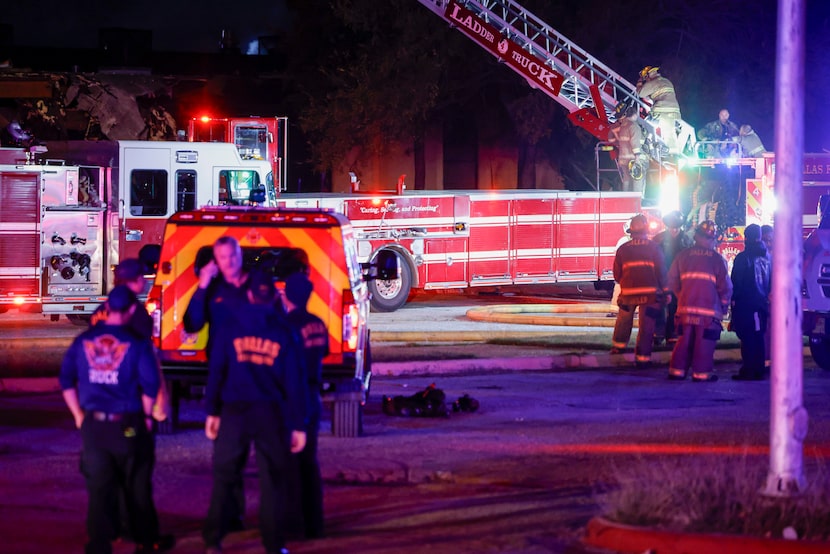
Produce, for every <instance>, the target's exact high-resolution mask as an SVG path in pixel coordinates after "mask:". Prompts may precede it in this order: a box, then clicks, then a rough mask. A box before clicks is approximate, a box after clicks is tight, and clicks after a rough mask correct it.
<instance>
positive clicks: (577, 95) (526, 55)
mask: <svg viewBox="0 0 830 554" xmlns="http://www.w3.org/2000/svg"><path fill="white" fill-rule="evenodd" d="M418 2H420V3H421V4H423V5H424V6H426V7H427V8H429V9H430V10H431V11H432V12H433V13H435V14H436V15H438V16H440V17H441V18H443V19H444V20H446V21H447V22H449V24H450V25H451V26H453V27H457V28H458V29H459V30H460V31H462V32H463V33H464V34H466V35H467V36H468V37H470V38H471V39H473V40H474V41H476V42H477V43H478V44H479V45H480V46H481V47H482V48H484V49H485V50H487V51H488V52H490V53H491V54H493V55H494V56H496V57H497V58H499V60H500V61H502V62H504V63H506V64H507V65H508V66H510V68H511V69H513V70H514V71H515V72H516V73H518V74H520V75H521V76H522V77H524V78H525V79H527V81H528V83H530V85H531V86H532V87H534V88H538V89H541V90H543V91H544V92H545V93H546V94H547V95H548V96H550V97H551V98H553V99H554V100H556V101H557V102H559V103H560V104H561V105H562V106H564V107H565V108H566V109H567V110H568V112H570V113H569V115H568V118H569V119H570V120H571V121H572V122H573V123H574V124H575V125H578V126H580V127H582V128H584V129H586V130H587V131H589V132H590V133H591V134H593V135H594V136H595V137H597V138H598V139H599V140H606V139H607V138H608V127H609V125H610V123H613V122H614V121H615V120H616V113H615V108H616V106H617V104H618V103H620V102H626V103H628V104H630V105H637V106H639V107H640V108H642V109H641V110H640V113H641V114H645V113H646V112H647V111H648V110H647V107H646V105H645V104H644V103H643V102H642V101H641V100H640V98H639V97H638V95H637V89H636V87H635V86H634V85H633V84H631V83H630V82H629V81H627V80H625V79H623V78H622V77H621V76H619V75H618V74H617V73H615V72H614V71H612V70H611V69H610V68H608V67H606V66H605V65H604V64H603V63H601V62H600V61H599V60H597V59H596V58H594V57H593V56H591V55H590V54H589V53H588V52H586V51H585V50H583V49H582V48H580V47H579V46H577V45H576V44H575V43H574V42H573V41H571V40H569V39H568V38H567V37H565V36H563V35H562V34H561V33H559V32H557V31H556V30H554V29H553V28H551V27H550V25H548V24H547V23H545V22H544V21H542V20H541V19H539V18H538V17H536V16H535V15H533V14H532V13H530V12H529V11H528V10H526V9H525V8H523V7H522V6H521V5H519V4H518V3H517V2H514V1H512V0H418ZM643 123H644V124H645V125H646V127H647V128H649V129H653V128H654V123H652V122H650V121H644V122H643Z"/></svg>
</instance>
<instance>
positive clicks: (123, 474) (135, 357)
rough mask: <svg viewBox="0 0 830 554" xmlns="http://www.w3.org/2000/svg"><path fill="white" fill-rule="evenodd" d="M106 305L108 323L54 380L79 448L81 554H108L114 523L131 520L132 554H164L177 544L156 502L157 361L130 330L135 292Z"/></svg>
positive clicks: (74, 348)
mask: <svg viewBox="0 0 830 554" xmlns="http://www.w3.org/2000/svg"><path fill="white" fill-rule="evenodd" d="M107 304H108V305H107V310H106V317H105V319H103V320H102V321H100V322H99V323H98V324H96V325H93V326H91V327H90V328H89V329H87V330H86V331H84V332H83V333H81V334H80V335H78V336H77V337H76V338H75V340H74V341H73V342H72V344H71V345H70V347H69V350H67V352H66V355H65V356H64V358H63V363H62V364H61V369H60V375H59V377H58V380H59V382H60V385H61V390H62V391H63V398H64V401H65V402H66V405H67V407H68V408H69V411H70V412H71V413H72V416H73V418H74V419H75V426H76V427H77V428H78V429H80V433H81V439H82V443H83V447H82V452H81V473H82V474H83V476H84V478H85V480H86V484H87V493H88V496H89V502H88V505H87V517H86V520H87V523H86V527H87V534H88V537H89V542H88V543H87V545H86V552H112V544H111V541H112V540H113V539H114V538H115V537H117V536H118V535H119V534H122V535H123V534H124V532H125V531H126V530H125V529H123V528H122V523H121V521H120V520H119V517H122V518H124V517H126V518H127V520H128V525H129V532H130V533H131V538H132V540H133V541H134V542H135V543H136V547H137V548H136V552H164V551H167V550H169V549H171V548H172V547H173V545H174V543H175V540H174V539H173V537H172V536H171V535H160V533H159V521H158V514H157V512H156V508H155V504H154V502H153V485H152V475H153V467H154V465H155V440H154V437H153V428H154V425H153V416H152V414H151V410H152V408H153V403H154V401H155V398H156V396H157V394H158V390H159V386H160V383H161V379H160V376H159V371H158V362H157V361H156V357H155V353H154V352H153V345H152V344H151V343H150V341H149V340H147V339H145V338H141V337H139V336H136V335H135V334H134V333H133V332H132V331H131V330H129V329H128V327H127V322H128V321H129V319H130V317H131V315H132V312H134V311H136V310H138V309H140V307H139V305H138V301H137V299H136V295H135V293H134V292H133V291H132V290H130V289H129V288H128V287H127V286H126V285H118V286H116V287H115V288H113V289H112V291H110V294H109V297H108V299H107ZM120 495H123V497H124V502H123V503H124V504H125V505H126V506H129V507H130V509H129V510H128V511H127V512H126V513H124V511H123V509H119V506H118V504H119V496H120ZM119 530H120V531H121V532H120V533H119Z"/></svg>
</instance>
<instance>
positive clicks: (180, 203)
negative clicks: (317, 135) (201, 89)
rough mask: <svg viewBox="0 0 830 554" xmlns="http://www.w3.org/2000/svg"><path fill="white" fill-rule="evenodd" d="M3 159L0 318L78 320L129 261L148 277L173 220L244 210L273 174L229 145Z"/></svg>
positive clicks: (83, 146) (121, 147)
mask: <svg viewBox="0 0 830 554" xmlns="http://www.w3.org/2000/svg"><path fill="white" fill-rule="evenodd" d="M4 150H6V151H5V152H3V155H2V156H0V160H2V161H4V162H10V163H2V164H0V313H1V312H5V311H8V310H9V309H10V308H15V307H16V308H18V309H20V310H23V311H31V312H41V313H44V314H48V315H50V316H52V317H53V318H55V319H56V318H57V317H59V316H60V315H66V316H67V317H68V318H69V319H72V320H76V321H81V320H83V318H84V317H85V316H87V315H89V314H91V313H92V311H94V309H95V308H96V307H97V305H98V304H99V303H100V302H101V301H102V300H104V299H105V298H106V296H105V295H106V293H107V292H108V291H109V289H110V288H111V287H112V277H113V275H112V268H113V267H114V266H115V265H116V264H118V262H119V261H120V260H122V259H124V258H128V257H138V258H140V259H142V260H144V261H145V263H146V265H147V266H148V267H147V271H148V273H153V272H154V271H155V269H154V265H155V261H156V259H157V256H158V250H159V248H160V244H161V239H162V233H163V230H164V225H165V222H166V221H167V218H168V217H170V216H171V215H173V214H174V213H175V212H177V211H179V210H185V209H194V208H197V207H199V206H204V205H210V204H214V205H217V204H229V205H236V204H245V203H247V199H248V197H249V194H250V191H251V190H252V189H260V188H264V189H265V191H266V194H267V196H268V198H269V202H271V203H273V202H274V199H275V197H276V191H275V189H274V187H273V180H272V177H271V172H270V166H269V164H268V163H267V162H265V161H262V160H242V159H241V158H240V156H239V154H238V151H237V149H236V148H235V147H234V146H233V145H231V144H223V143H198V144H195V143H186V142H149V141H117V142H86V141H67V142H53V143H49V144H48V145H47V151H46V152H45V153H43V152H41V153H39V155H38V156H37V157H34V156H31V155H29V153H27V152H25V151H23V150H20V149H4Z"/></svg>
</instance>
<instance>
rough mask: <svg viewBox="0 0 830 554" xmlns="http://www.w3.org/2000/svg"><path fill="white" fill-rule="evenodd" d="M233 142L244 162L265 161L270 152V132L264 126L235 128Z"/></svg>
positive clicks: (240, 126)
mask: <svg viewBox="0 0 830 554" xmlns="http://www.w3.org/2000/svg"><path fill="white" fill-rule="evenodd" d="M233 142H234V144H236V147H237V148H238V149H239V155H240V156H242V159H243V160H251V159H254V160H263V159H265V153H266V152H267V151H268V149H267V146H268V130H267V129H266V128H265V127H264V126H252V125H239V126H237V127H235V128H234V137H233Z"/></svg>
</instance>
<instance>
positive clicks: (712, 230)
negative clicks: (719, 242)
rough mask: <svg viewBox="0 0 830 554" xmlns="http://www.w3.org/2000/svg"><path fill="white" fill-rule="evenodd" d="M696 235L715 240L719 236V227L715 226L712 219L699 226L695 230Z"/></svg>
mask: <svg viewBox="0 0 830 554" xmlns="http://www.w3.org/2000/svg"><path fill="white" fill-rule="evenodd" d="M695 234H697V235H698V236H701V237H703V238H707V239H710V240H714V238H715V237H716V236H717V234H718V228H717V225H715V222H714V221H712V220H711V219H707V220H706V221H703V222H701V223H700V225H698V226H697V229H695Z"/></svg>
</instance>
